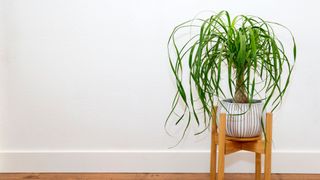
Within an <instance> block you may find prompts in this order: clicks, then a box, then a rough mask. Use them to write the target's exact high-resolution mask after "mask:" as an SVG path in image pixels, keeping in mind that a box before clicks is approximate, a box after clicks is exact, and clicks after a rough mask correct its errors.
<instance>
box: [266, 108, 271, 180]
mask: <svg viewBox="0 0 320 180" xmlns="http://www.w3.org/2000/svg"><path fill="white" fill-rule="evenodd" d="M266 121H267V122H266V139H265V140H266V147H265V162H264V163H265V164H264V179H265V180H271V146H272V114H271V113H267V118H266Z"/></svg>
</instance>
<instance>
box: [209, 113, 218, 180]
mask: <svg viewBox="0 0 320 180" xmlns="http://www.w3.org/2000/svg"><path fill="white" fill-rule="evenodd" d="M216 112H217V108H216V107H214V108H213V111H212V129H211V132H212V134H211V159H210V180H216V175H217V169H216V166H217V143H216V135H217V124H216V123H217V121H216V117H217V116H216Z"/></svg>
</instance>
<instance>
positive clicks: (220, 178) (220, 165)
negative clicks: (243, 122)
mask: <svg viewBox="0 0 320 180" xmlns="http://www.w3.org/2000/svg"><path fill="white" fill-rule="evenodd" d="M225 138H226V114H225V113H221V114H220V127H219V159H218V180H223V179H224V151H225Z"/></svg>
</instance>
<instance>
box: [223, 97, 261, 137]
mask: <svg viewBox="0 0 320 180" xmlns="http://www.w3.org/2000/svg"><path fill="white" fill-rule="evenodd" d="M262 108H263V103H262V101H261V100H254V101H253V103H251V106H250V105H249V103H234V102H233V100H232V99H225V100H222V101H220V103H219V105H218V113H217V115H218V118H219V114H220V113H221V112H225V113H226V118H227V120H226V135H228V136H232V137H240V138H242V137H256V136H259V135H260V134H261V131H262V123H261V118H263V119H264V116H263V112H262Z"/></svg>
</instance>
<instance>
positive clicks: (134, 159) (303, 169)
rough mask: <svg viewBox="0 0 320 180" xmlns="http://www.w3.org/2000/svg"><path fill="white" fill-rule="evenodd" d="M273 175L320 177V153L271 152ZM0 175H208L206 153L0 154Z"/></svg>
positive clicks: (230, 168) (239, 168)
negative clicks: (7, 173)
mask: <svg viewBox="0 0 320 180" xmlns="http://www.w3.org/2000/svg"><path fill="white" fill-rule="evenodd" d="M272 155H273V157H272V160H273V161H272V172H273V173H320V152H282V151H281V152H273V154H272ZM253 163H254V154H253V153H248V152H240V153H236V154H233V155H229V156H227V158H226V172H233V173H249V172H254V164H253ZM0 172H150V173H151V172H155V173H161V172H166V173H171V172H181V173H183V172H188V173H190V172H194V173H207V172H209V152H208V151H88V152H87V151H84V152H81V151H77V152H72V151H70V152H67V151H63V152H0Z"/></svg>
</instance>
